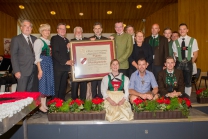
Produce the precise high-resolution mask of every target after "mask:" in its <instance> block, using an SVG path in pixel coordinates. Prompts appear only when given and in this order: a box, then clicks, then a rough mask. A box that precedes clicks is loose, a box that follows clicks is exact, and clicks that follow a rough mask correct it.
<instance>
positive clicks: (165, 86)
mask: <svg viewBox="0 0 208 139" xmlns="http://www.w3.org/2000/svg"><path fill="white" fill-rule="evenodd" d="M165 66H166V69H164V70H162V71H160V72H159V75H158V86H159V94H160V95H161V96H166V97H179V96H182V95H183V96H184V95H185V93H184V80H183V73H182V71H181V70H178V69H174V66H175V60H174V58H173V57H167V58H166V63H165Z"/></svg>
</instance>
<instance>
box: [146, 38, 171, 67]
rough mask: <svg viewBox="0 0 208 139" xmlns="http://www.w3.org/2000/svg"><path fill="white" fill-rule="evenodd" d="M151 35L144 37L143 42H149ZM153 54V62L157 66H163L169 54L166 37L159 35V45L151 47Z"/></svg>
mask: <svg viewBox="0 0 208 139" xmlns="http://www.w3.org/2000/svg"><path fill="white" fill-rule="evenodd" d="M151 37H152V36H149V37H146V38H145V39H144V42H145V43H149V40H150V38H151ZM153 54H154V55H155V57H154V60H153V64H154V65H158V66H164V63H165V60H166V58H167V57H168V56H169V46H168V39H167V38H165V37H164V36H161V35H159V46H157V47H156V48H155V49H153Z"/></svg>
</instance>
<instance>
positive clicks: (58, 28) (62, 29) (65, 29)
mask: <svg viewBox="0 0 208 139" xmlns="http://www.w3.org/2000/svg"><path fill="white" fill-rule="evenodd" d="M58 29H60V30H66V29H65V28H58Z"/></svg>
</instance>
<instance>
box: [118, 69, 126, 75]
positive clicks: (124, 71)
mask: <svg viewBox="0 0 208 139" xmlns="http://www.w3.org/2000/svg"><path fill="white" fill-rule="evenodd" d="M118 71H119V73H123V74H124V75H125V76H127V77H129V70H128V69H119V70H118Z"/></svg>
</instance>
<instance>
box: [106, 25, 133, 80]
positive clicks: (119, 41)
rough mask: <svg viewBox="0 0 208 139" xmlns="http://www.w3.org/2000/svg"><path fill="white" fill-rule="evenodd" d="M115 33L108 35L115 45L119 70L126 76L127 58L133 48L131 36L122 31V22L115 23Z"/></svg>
mask: <svg viewBox="0 0 208 139" xmlns="http://www.w3.org/2000/svg"><path fill="white" fill-rule="evenodd" d="M115 31H116V33H115V34H112V35H111V36H110V39H114V40H115V46H116V59H118V61H119V63H120V69H119V72H121V73H123V74H124V75H126V76H127V77H129V76H128V69H129V61H128V58H129V56H130V55H131V53H132V50H133V40H132V36H131V35H129V34H127V33H125V32H124V26H123V22H120V21H119V22H116V23H115Z"/></svg>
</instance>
